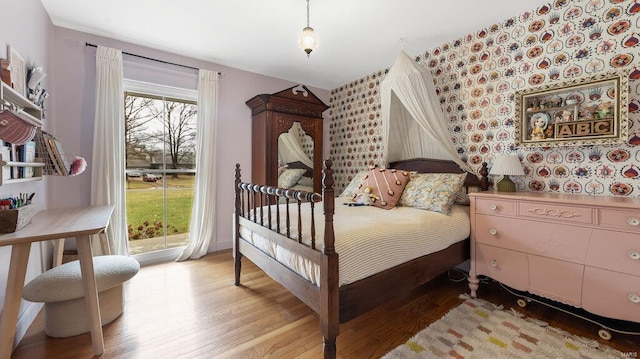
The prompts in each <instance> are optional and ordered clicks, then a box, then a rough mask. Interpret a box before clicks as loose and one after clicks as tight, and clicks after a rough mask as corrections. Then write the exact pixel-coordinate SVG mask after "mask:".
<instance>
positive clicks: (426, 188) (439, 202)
mask: <svg viewBox="0 0 640 359" xmlns="http://www.w3.org/2000/svg"><path fill="white" fill-rule="evenodd" d="M466 176H467V174H466V173H416V174H412V176H411V181H409V184H407V186H406V188H405V189H404V193H402V197H400V201H399V202H398V205H399V206H406V207H414V208H420V209H426V210H429V211H433V212H440V213H443V214H449V211H450V210H451V205H452V204H453V203H454V201H455V199H456V196H457V194H458V193H459V192H460V189H461V188H462V184H463V183H464V179H465V177H466Z"/></svg>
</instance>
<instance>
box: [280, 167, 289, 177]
mask: <svg viewBox="0 0 640 359" xmlns="http://www.w3.org/2000/svg"><path fill="white" fill-rule="evenodd" d="M286 169H287V166H280V167H278V177H280V175H281V174H282V172H284V170H286Z"/></svg>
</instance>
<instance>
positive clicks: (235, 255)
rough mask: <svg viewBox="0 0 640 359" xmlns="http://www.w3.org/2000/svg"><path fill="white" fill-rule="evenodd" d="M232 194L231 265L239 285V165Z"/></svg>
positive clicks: (240, 257)
mask: <svg viewBox="0 0 640 359" xmlns="http://www.w3.org/2000/svg"><path fill="white" fill-rule="evenodd" d="M234 184H235V186H234V193H235V195H236V205H235V210H234V211H233V220H234V223H233V265H234V268H235V273H236V280H235V285H240V269H241V267H242V262H241V261H240V260H241V259H242V253H240V248H239V246H240V243H239V242H240V223H239V222H240V211H241V208H240V206H241V204H240V194H241V191H240V187H239V184H240V164H239V163H236V180H235V182H234Z"/></svg>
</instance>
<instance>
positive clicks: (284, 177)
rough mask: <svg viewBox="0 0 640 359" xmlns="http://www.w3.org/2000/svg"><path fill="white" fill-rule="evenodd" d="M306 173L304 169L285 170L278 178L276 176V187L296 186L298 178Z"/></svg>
mask: <svg viewBox="0 0 640 359" xmlns="http://www.w3.org/2000/svg"><path fill="white" fill-rule="evenodd" d="M305 172H306V170H304V169H294V168H287V169H285V170H284V171H282V173H281V174H280V176H278V187H280V188H290V187H293V186H295V185H296V183H298V181H299V180H300V177H302V175H303V174H304V173H305Z"/></svg>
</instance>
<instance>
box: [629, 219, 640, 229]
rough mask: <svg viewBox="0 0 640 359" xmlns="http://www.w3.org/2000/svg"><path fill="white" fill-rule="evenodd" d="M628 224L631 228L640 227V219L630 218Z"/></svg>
mask: <svg viewBox="0 0 640 359" xmlns="http://www.w3.org/2000/svg"><path fill="white" fill-rule="evenodd" d="M627 223H629V225H630V226H634V227H637V226H638V225H640V219H639V218H636V217H629V219H627Z"/></svg>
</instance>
